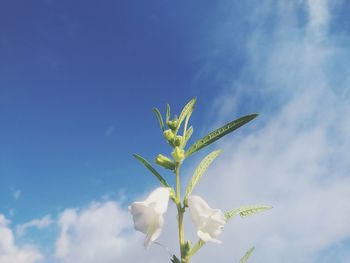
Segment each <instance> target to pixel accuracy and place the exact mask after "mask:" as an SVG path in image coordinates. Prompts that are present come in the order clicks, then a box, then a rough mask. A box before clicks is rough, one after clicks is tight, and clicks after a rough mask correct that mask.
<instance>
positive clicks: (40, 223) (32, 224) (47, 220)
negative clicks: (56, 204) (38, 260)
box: [16, 215, 54, 236]
mask: <svg viewBox="0 0 350 263" xmlns="http://www.w3.org/2000/svg"><path fill="white" fill-rule="evenodd" d="M53 222H54V221H53V219H52V218H51V215H46V216H44V217H42V218H41V219H33V220H31V221H29V222H27V223H24V224H21V225H18V226H17V231H16V233H17V235H18V236H22V235H24V234H25V232H26V231H27V230H28V229H29V228H37V229H44V228H47V227H49V226H50V225H52V224H53Z"/></svg>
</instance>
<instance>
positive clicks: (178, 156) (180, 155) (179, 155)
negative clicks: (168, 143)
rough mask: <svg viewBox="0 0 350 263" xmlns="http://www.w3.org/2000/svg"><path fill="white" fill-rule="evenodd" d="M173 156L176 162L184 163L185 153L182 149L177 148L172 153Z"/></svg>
mask: <svg viewBox="0 0 350 263" xmlns="http://www.w3.org/2000/svg"><path fill="white" fill-rule="evenodd" d="M172 156H173V158H174V160H175V161H176V162H178V163H180V162H182V161H183V159H185V151H184V150H183V149H181V148H180V147H178V146H176V147H175V149H174V151H173V152H172Z"/></svg>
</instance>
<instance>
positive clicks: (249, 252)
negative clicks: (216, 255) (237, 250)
mask: <svg viewBox="0 0 350 263" xmlns="http://www.w3.org/2000/svg"><path fill="white" fill-rule="evenodd" d="M254 249H255V247H252V248H251V249H249V250H248V251H247V253H245V255H244V256H243V257H242V258H241V260H240V261H239V263H246V262H247V261H248V259H249V257H250V255H251V254H252V253H253V251H254Z"/></svg>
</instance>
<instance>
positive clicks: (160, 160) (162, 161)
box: [155, 154, 175, 170]
mask: <svg viewBox="0 0 350 263" xmlns="http://www.w3.org/2000/svg"><path fill="white" fill-rule="evenodd" d="M155 162H156V164H158V165H160V166H162V167H164V168H166V169H169V170H174V169H175V164H174V162H173V161H171V160H170V159H169V158H168V157H166V156H164V155H162V154H158V156H157V157H156V159H155Z"/></svg>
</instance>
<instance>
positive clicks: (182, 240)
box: [175, 164, 185, 263]
mask: <svg viewBox="0 0 350 263" xmlns="http://www.w3.org/2000/svg"><path fill="white" fill-rule="evenodd" d="M175 175H176V200H177V203H176V206H177V221H178V227H179V245H180V254H181V258H180V260H181V263H185V261H183V260H184V259H183V258H184V250H183V248H184V244H185V232H184V225H183V215H184V209H183V208H182V206H181V185H180V164H176V167H175Z"/></svg>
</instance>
